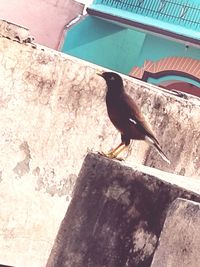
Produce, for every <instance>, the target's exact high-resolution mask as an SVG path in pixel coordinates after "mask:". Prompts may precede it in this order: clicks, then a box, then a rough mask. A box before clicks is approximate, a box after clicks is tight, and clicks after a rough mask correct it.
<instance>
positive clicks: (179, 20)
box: [90, 0, 200, 40]
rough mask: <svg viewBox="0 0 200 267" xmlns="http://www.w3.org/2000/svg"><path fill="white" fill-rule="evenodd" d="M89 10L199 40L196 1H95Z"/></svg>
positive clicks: (199, 4) (199, 8)
mask: <svg viewBox="0 0 200 267" xmlns="http://www.w3.org/2000/svg"><path fill="white" fill-rule="evenodd" d="M90 8H91V9H94V10H96V11H100V12H103V13H104V14H110V15H114V16H116V17H119V18H125V19H128V20H130V21H134V22H138V23H142V24H145V25H148V26H152V27H157V28H160V29H163V30H167V31H170V32H173V33H177V34H180V35H183V36H186V37H189V38H194V39H197V40H200V3H199V1H196V2H195V1H194V2H189V1H187V0H182V1H180V0H179V1H178V0H174V1H164V0H163V1H161V0H154V1H150V0H144V1H139V0H138V1H134V2H133V1H132V0H124V1H118V0H113V1H110V0H96V1H94V2H93V4H92V5H91V6H90Z"/></svg>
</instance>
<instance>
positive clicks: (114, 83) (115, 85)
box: [98, 72, 123, 91]
mask: <svg viewBox="0 0 200 267" xmlns="http://www.w3.org/2000/svg"><path fill="white" fill-rule="evenodd" d="M98 75H99V76H101V77H102V78H104V80H105V81H106V84H107V87H108V90H112V89H113V90H116V91H117V90H119V91H122V90H123V80H122V78H121V76H120V75H119V74H117V73H115V72H102V73H98Z"/></svg>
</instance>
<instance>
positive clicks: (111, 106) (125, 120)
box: [99, 72, 169, 162]
mask: <svg viewBox="0 0 200 267" xmlns="http://www.w3.org/2000/svg"><path fill="white" fill-rule="evenodd" d="M99 75H100V76H102V77H103V78H104V79H105V81H106V84H107V93H106V105H107V111H108V116H109V118H110V120H111V122H112V123H113V124H114V126H115V127H116V128H117V129H118V130H119V131H120V133H121V139H122V143H121V144H120V145H119V146H118V147H117V148H116V149H114V150H113V151H112V152H111V153H109V154H110V155H111V154H112V155H113V157H115V156H116V154H117V155H118V154H119V153H120V152H121V150H123V149H120V151H119V153H116V150H119V148H120V147H121V146H123V145H125V146H128V145H129V144H130V140H131V139H135V140H146V141H148V142H149V143H150V144H151V145H153V146H154V147H155V148H156V149H157V150H158V152H159V153H160V155H161V156H162V157H163V158H164V159H165V160H166V161H167V162H169V160H168V158H167V157H166V155H165V154H164V153H163V152H162V150H161V147H160V145H159V143H158V140H157V139H156V138H155V136H154V133H153V132H152V130H151V127H150V125H149V124H148V123H147V121H146V120H145V118H144V116H143V115H142V113H141V112H140V110H139V108H138V107H137V105H136V104H135V102H134V101H133V99H132V98H131V97H130V96H129V95H128V94H127V93H126V92H125V90H124V85H123V80H122V78H121V76H120V75H118V74H117V73H114V72H103V73H102V74H99ZM115 153H116V154H115ZM112 155H111V156H112Z"/></svg>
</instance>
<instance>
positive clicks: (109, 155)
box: [102, 142, 127, 160]
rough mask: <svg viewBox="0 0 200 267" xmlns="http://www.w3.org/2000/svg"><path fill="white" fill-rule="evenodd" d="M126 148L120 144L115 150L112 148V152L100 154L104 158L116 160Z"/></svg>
mask: <svg viewBox="0 0 200 267" xmlns="http://www.w3.org/2000/svg"><path fill="white" fill-rule="evenodd" d="M126 147H127V146H126V145H125V144H124V143H123V142H122V143H121V144H119V145H118V146H117V147H116V148H114V149H113V150H112V151H110V152H108V153H102V154H103V155H104V156H105V157H107V158H111V159H114V158H117V156H118V155H119V154H120V153H121V152H122V151H123V150H124V149H125V148H126ZM120 160H122V159H120Z"/></svg>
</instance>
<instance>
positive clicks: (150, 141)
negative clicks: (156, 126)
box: [145, 136, 170, 164]
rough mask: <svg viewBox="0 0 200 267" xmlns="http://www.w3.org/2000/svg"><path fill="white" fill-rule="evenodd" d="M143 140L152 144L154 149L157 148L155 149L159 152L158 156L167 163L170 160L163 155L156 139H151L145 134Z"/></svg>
mask: <svg viewBox="0 0 200 267" xmlns="http://www.w3.org/2000/svg"><path fill="white" fill-rule="evenodd" d="M145 140H146V141H147V142H148V143H149V144H150V145H153V146H154V147H155V148H156V149H157V151H158V153H159V154H160V156H161V157H162V158H163V159H164V160H165V161H166V162H167V163H168V164H170V160H169V159H168V157H167V156H166V155H165V153H164V152H163V151H162V149H161V147H160V145H159V143H158V141H157V140H156V139H155V140H154V139H153V138H151V137H149V136H146V137H145Z"/></svg>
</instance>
